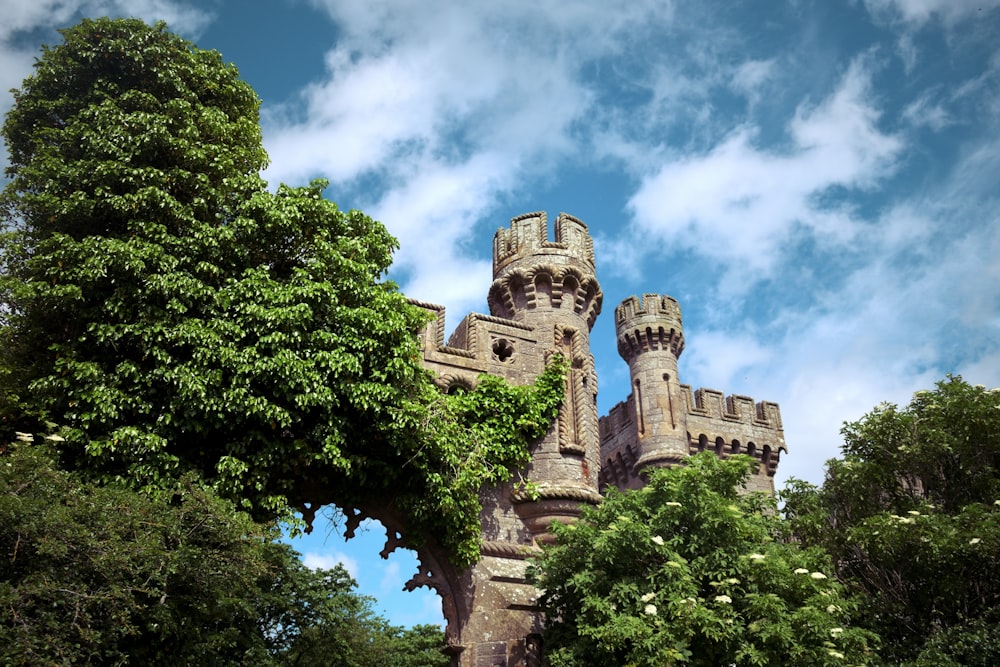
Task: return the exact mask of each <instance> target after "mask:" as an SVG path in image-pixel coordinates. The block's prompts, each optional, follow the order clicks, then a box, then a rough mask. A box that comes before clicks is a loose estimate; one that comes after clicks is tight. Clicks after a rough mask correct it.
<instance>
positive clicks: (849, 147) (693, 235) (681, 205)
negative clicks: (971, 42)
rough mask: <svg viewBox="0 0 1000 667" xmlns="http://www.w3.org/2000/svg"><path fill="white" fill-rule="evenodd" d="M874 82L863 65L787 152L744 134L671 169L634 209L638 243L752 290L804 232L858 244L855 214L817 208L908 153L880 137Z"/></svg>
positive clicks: (870, 182) (799, 128)
mask: <svg viewBox="0 0 1000 667" xmlns="http://www.w3.org/2000/svg"><path fill="white" fill-rule="evenodd" d="M870 76H871V73H870V71H869V66H868V61H867V59H865V58H859V59H856V60H855V61H854V62H853V63H852V65H851V67H850V68H849V70H848V71H847V73H846V74H845V75H844V77H843V79H842V80H841V82H840V85H839V87H838V88H837V90H836V91H834V92H833V94H832V95H830V96H829V97H828V98H827V99H826V100H824V101H823V102H822V103H821V104H820V105H818V106H815V107H809V106H805V105H803V106H800V107H799V109H798V111H797V112H796V114H795V117H794V118H793V119H792V120H791V122H790V123H789V126H788V128H787V129H788V133H789V136H790V139H791V142H790V146H789V147H788V148H787V150H785V151H784V152H779V151H777V150H774V149H769V150H765V149H762V148H759V147H758V146H757V145H756V143H755V142H756V132H755V130H754V129H753V128H750V127H741V128H738V129H737V130H735V131H734V132H732V133H731V134H730V135H729V136H728V137H727V138H726V139H725V140H724V141H722V142H721V143H719V144H718V145H717V146H716V147H715V148H713V149H712V150H710V151H709V152H708V153H707V154H702V155H682V156H679V157H677V158H675V159H673V160H671V161H670V162H667V163H666V164H664V165H663V166H662V167H660V168H659V170H658V171H657V172H656V173H654V174H652V175H651V176H649V177H648V178H646V179H645V180H644V182H643V183H642V185H641V186H640V187H639V189H638V191H637V192H636V193H635V195H634V196H633V197H632V199H631V200H630V203H629V206H630V208H631V210H632V212H633V215H634V218H635V226H636V228H637V233H638V234H643V235H646V236H651V237H652V238H654V239H659V240H660V241H661V242H663V243H665V244H667V245H668V246H674V247H680V248H689V249H695V250H697V251H698V252H700V253H704V254H706V255H708V256H710V257H712V258H714V259H717V260H721V261H723V262H725V263H726V266H727V271H728V272H729V273H731V274H732V275H734V276H738V277H741V278H743V279H744V280H742V281H741V282H742V283H743V284H744V285H747V286H748V284H749V282H748V281H747V280H746V279H747V278H761V277H765V276H767V275H770V274H771V273H772V272H773V271H774V269H775V267H776V266H777V264H778V262H779V260H780V258H781V248H782V245H783V244H784V243H786V242H787V241H788V240H789V239H790V237H791V236H792V235H793V233H795V232H796V231H797V230H798V229H800V228H806V229H808V230H810V231H811V233H813V234H816V235H818V236H820V237H823V238H824V239H825V240H827V241H834V242H838V243H843V242H846V241H849V240H851V239H853V238H854V235H855V234H856V232H857V224H856V222H855V221H854V220H853V219H852V216H851V214H850V211H849V210H845V209H842V208H836V207H834V208H830V207H824V206H823V205H821V204H819V203H817V200H816V199H817V197H819V196H821V195H823V194H824V193H825V192H826V191H827V190H828V189H830V188H833V187H835V186H839V187H842V188H848V189H864V188H870V187H872V186H874V185H875V184H876V183H877V182H878V181H879V180H880V179H882V178H884V177H885V176H887V175H889V174H890V173H892V170H893V168H894V165H895V161H896V159H897V157H898V155H899V154H900V152H901V150H902V148H903V144H902V142H901V140H900V139H899V138H898V137H896V136H893V135H890V134H886V133H884V132H883V131H882V130H881V129H879V127H878V124H877V121H878V119H879V111H878V109H877V108H876V107H875V106H874V103H873V101H872V100H871V92H870Z"/></svg>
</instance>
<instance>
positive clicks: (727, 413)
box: [681, 384, 781, 431]
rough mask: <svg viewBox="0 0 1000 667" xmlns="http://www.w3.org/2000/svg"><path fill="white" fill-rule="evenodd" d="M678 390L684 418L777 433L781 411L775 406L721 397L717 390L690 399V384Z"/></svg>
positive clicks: (701, 391)
mask: <svg viewBox="0 0 1000 667" xmlns="http://www.w3.org/2000/svg"><path fill="white" fill-rule="evenodd" d="M681 389H682V390H683V393H684V396H685V398H686V402H687V406H686V407H687V413H688V415H691V416H694V417H702V418H705V419H710V420H721V421H724V422H733V423H737V424H746V425H748V426H749V425H752V426H756V427H758V428H767V429H773V430H775V431H780V430H781V412H780V411H779V409H778V404H777V403H772V402H770V401H761V402H759V403H754V400H753V399H752V398H750V397H749V396H741V395H739V394H733V395H730V396H725V395H724V394H723V393H722V392H721V391H717V390H715V389H704V388H702V389H698V390H697V391H695V392H694V393H693V398H692V392H691V387H690V385H686V384H682V385H681Z"/></svg>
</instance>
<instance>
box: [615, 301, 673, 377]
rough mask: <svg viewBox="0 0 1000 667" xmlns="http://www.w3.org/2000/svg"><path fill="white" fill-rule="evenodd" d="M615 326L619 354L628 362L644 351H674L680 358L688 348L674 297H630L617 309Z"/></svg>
mask: <svg viewBox="0 0 1000 667" xmlns="http://www.w3.org/2000/svg"><path fill="white" fill-rule="evenodd" d="M615 329H616V330H617V332H618V354H620V355H621V357H622V359H624V360H625V361H628V362H631V361H633V360H634V359H636V357H637V356H638V355H640V354H642V353H644V352H650V351H655V350H670V351H671V352H672V353H673V355H674V357H675V358H676V357H679V356H680V355H681V352H683V351H684V327H683V324H682V321H681V307H680V304H678V303H677V300H676V299H674V298H673V297H672V296H667V295H660V294H643V295H642V301H640V300H639V298H638V297H635V296H630V297H628V298H627V299H625V300H624V301H622V302H621V303H620V304H619V305H618V307H617V308H615Z"/></svg>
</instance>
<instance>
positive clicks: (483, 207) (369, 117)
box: [265, 0, 672, 315]
mask: <svg viewBox="0 0 1000 667" xmlns="http://www.w3.org/2000/svg"><path fill="white" fill-rule="evenodd" d="M313 4H314V5H316V6H317V7H319V8H321V9H324V10H325V11H327V12H328V13H329V15H330V17H331V19H333V20H334V21H335V23H336V24H337V26H338V31H339V39H338V42H337V43H336V45H335V46H334V47H333V48H332V49H331V50H330V51H329V52H328V54H327V72H326V76H325V78H324V79H323V80H321V81H317V82H315V83H314V84H313V85H312V86H310V87H309V88H308V89H307V90H305V91H304V93H303V96H302V98H301V99H300V100H296V101H293V102H292V104H293V105H298V104H299V103H301V104H302V110H301V111H298V110H297V107H295V106H289V107H287V108H286V109H284V110H276V111H274V112H269V113H267V114H266V115H265V143H266V146H267V148H268V152H269V154H270V156H271V165H272V166H271V167H270V169H269V171H268V173H267V176H268V178H269V179H270V180H272V181H286V182H301V181H303V180H305V179H307V178H309V177H313V176H319V175H322V176H325V177H328V178H330V179H331V180H332V181H333V182H334V185H335V186H339V188H340V189H343V188H349V187H351V184H352V183H355V182H357V181H358V179H368V180H371V179H375V180H376V181H378V182H379V183H381V184H382V185H381V186H380V187H379V188H378V189H377V190H376V192H377V194H376V195H375V198H374V199H372V200H369V201H364V202H359V203H358V205H361V206H363V207H364V208H365V210H366V211H368V212H369V213H372V214H373V215H374V216H375V217H377V218H378V219H380V220H382V221H383V222H384V223H385V224H386V225H387V226H388V227H389V229H390V231H392V232H393V233H394V234H395V235H396V236H397V237H399V238H400V240H401V243H402V250H401V252H400V254H399V255H398V258H397V269H400V270H403V271H405V272H406V275H407V282H406V284H405V285H404V288H405V289H406V291H407V293H408V294H410V295H411V296H413V297H416V298H420V299H425V300H431V301H437V302H441V303H443V304H444V305H446V306H447V307H448V308H449V310H450V311H452V312H454V311H455V310H459V311H460V310H464V309H465V308H467V307H469V306H470V305H472V304H473V303H476V302H478V301H481V300H482V298H483V297H482V295H483V294H484V293H485V290H486V289H487V288H488V282H489V279H490V276H489V273H488V268H486V266H485V264H484V263H483V262H482V261H481V260H477V259H469V258H467V257H466V256H467V253H466V251H465V249H464V245H463V244H464V242H465V240H466V239H467V238H468V237H469V235H470V233H471V232H472V231H473V229H474V228H475V227H476V224H477V223H478V222H479V221H480V220H483V219H486V218H488V217H489V216H490V214H491V212H492V211H493V210H494V209H495V207H496V206H497V203H498V201H499V199H500V198H501V197H503V196H504V195H507V194H509V193H511V192H513V191H515V190H516V189H517V188H518V187H519V185H521V184H523V183H524V182H525V181H526V180H527V179H530V178H532V177H534V176H537V175H539V174H541V173H543V172H544V169H545V167H546V166H548V165H552V164H556V163H559V162H561V161H564V160H565V159H567V157H570V156H573V155H574V154H576V153H578V152H579V151H580V150H581V142H580V141H579V140H578V138H577V137H576V136H575V135H574V131H575V128H576V127H577V124H579V123H581V122H583V121H584V120H585V119H587V118H588V117H589V115H590V114H592V113H593V112H594V104H595V99H594V93H593V91H592V90H591V89H590V88H589V87H588V85H587V84H586V83H584V81H583V78H582V77H581V74H580V72H581V68H583V67H584V66H585V64H586V63H588V62H591V61H593V60H594V59H597V58H600V57H603V56H607V55H610V54H613V53H615V52H617V51H618V50H619V49H621V48H623V45H624V44H625V42H624V41H623V37H624V36H625V35H626V34H638V33H640V32H642V31H643V30H644V29H646V27H647V26H648V25H650V24H654V25H660V24H663V23H664V22H667V21H669V20H670V16H671V11H672V9H671V4H670V3H662V2H652V1H648V2H638V3H632V4H630V5H629V6H628V7H627V8H621V7H611V6H608V5H607V4H606V3H602V2H597V1H596V0H592V1H589V2H579V3H574V4H573V5H572V6H567V5H565V3H561V2H555V1H554V0H549V1H545V2H528V1H527V0H525V1H521V2H514V3H494V4H490V5H481V6H477V7H476V9H475V10H474V11H473V10H470V9H469V8H468V7H467V6H466V5H465V4H464V3H459V2H451V1H438V2H430V3H419V4H414V3H411V2H403V1H391V0H382V1H377V2H372V3H364V4H358V3H342V2H321V1H319V0H316V1H315V2H314V3H313ZM366 182H367V181H366ZM335 197H336V195H335ZM526 206H528V207H529V208H530V207H531V204H530V203H526ZM505 223H506V220H496V221H494V222H493V224H494V225H495V226H500V225H503V224H505ZM481 231H482V230H479V232H477V233H481ZM486 247H488V246H486ZM480 256H481V255H480ZM470 274H471V275H470ZM463 276H464V278H463ZM470 278H471V279H470ZM427 288H430V291H425V290H426V289H427ZM457 314H459V315H460V314H462V313H457Z"/></svg>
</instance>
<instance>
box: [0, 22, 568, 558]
mask: <svg viewBox="0 0 1000 667" xmlns="http://www.w3.org/2000/svg"><path fill="white" fill-rule="evenodd" d="M62 34H63V38H64V42H63V43H62V44H60V45H58V46H55V47H51V48H46V49H45V50H44V52H43V53H42V56H41V57H40V58H39V59H38V61H37V63H36V65H35V70H34V73H33V74H32V75H31V76H29V77H28V78H27V79H25V81H24V83H23V84H22V87H21V88H20V89H19V90H16V91H14V95H15V100H16V105H15V107H14V108H13V109H12V110H11V111H10V113H9V114H8V116H7V118H6V121H5V123H4V125H3V129H2V134H3V137H4V139H5V140H6V142H7V145H8V147H9V149H10V154H11V159H10V167H9V168H8V171H7V175H8V177H9V178H10V179H11V180H10V182H9V183H8V185H7V187H6V188H5V190H4V192H3V194H2V199H0V202H2V205H3V211H4V220H5V226H6V232H5V234H4V238H3V245H2V255H0V262H2V268H3V275H2V278H0V298H2V301H3V305H2V308H0V317H2V327H0V338H2V340H0V348H2V350H0V355H2V358H0V374H2V390H3V392H2V398H3V405H2V406H0V408H2V412H3V417H4V423H5V424H6V428H7V431H8V435H10V434H11V432H12V431H13V430H14V429H21V430H22V431H35V432H38V431H39V430H40V428H41V427H40V426H39V422H40V420H42V419H47V420H50V421H52V422H56V423H58V424H60V425H62V426H63V427H64V431H63V432H62V435H63V436H64V437H65V441H64V442H63V443H62V445H61V446H60V450H61V454H62V456H63V460H64V462H65V463H66V464H68V465H71V466H74V467H76V468H78V469H81V470H87V471H89V472H90V473H92V474H93V475H95V476H96V477H97V478H98V479H101V480H104V481H106V482H108V481H125V482H126V483H129V484H132V485H134V486H138V487H142V488H147V489H167V490H170V489H173V488H174V486H175V484H176V480H178V479H180V478H181V477H182V476H183V474H184V473H185V472H188V471H194V472H197V473H198V474H199V475H200V476H202V477H203V478H204V479H206V480H209V481H210V482H211V483H212V485H213V486H214V488H216V489H217V490H218V491H220V492H221V493H222V494H223V495H225V496H226V497H229V498H232V499H234V500H236V501H238V502H239V503H240V504H241V506H242V507H244V508H246V509H248V510H250V511H252V512H253V513H254V515H255V516H256V517H257V518H261V519H265V518H269V517H274V516H286V517H287V516H289V512H290V510H291V509H295V508H297V509H301V510H303V511H304V513H305V515H306V516H307V517H308V516H311V513H312V512H313V511H314V510H315V508H316V507H318V506H320V505H324V504H327V503H331V502H332V503H336V504H337V505H339V506H340V507H341V508H343V509H345V510H352V509H354V508H359V507H366V506H371V505H372V504H376V503H377V504H381V505H387V504H388V505H390V506H391V509H392V511H394V512H396V513H397V514H398V515H400V516H401V519H402V520H403V522H404V524H405V525H406V527H407V533H406V536H405V537H406V538H407V539H408V540H409V542H410V544H411V545H413V544H416V543H419V541H420V540H421V539H424V538H426V537H427V536H431V535H433V536H434V537H435V538H436V539H438V540H439V541H440V542H442V543H443V546H444V547H445V549H446V550H447V552H448V553H449V554H450V555H451V557H452V559H453V560H454V561H455V562H456V564H459V565H461V564H465V563H468V562H471V561H472V560H474V559H475V558H477V557H478V541H479V535H480V532H481V531H480V526H479V523H478V516H479V511H478V510H479V504H478V502H479V501H478V491H479V488H480V485H481V484H483V483H484V482H494V483H495V482H497V481H502V480H504V479H507V478H509V476H510V469H511V468H512V467H513V466H517V465H521V464H523V463H524V462H525V460H526V459H527V456H528V454H527V448H528V445H529V443H530V442H531V441H532V440H533V439H534V438H536V437H538V436H539V435H541V434H542V433H544V432H545V430H546V429H547V427H548V424H549V422H550V421H551V419H552V417H553V415H554V413H555V410H557V408H558V405H559V403H560V401H561V398H562V393H561V392H562V383H561V379H560V374H561V369H560V367H559V365H558V364H556V365H554V367H553V368H552V369H551V370H550V371H549V372H548V373H546V374H545V375H543V376H542V378H541V379H540V381H539V383H538V385H537V388H536V389H532V388H531V387H524V388H511V387H508V386H506V385H504V384H503V383H500V382H498V381H495V380H484V381H483V382H482V383H481V384H480V386H479V387H478V388H477V390H476V391H473V392H470V393H469V394H467V395H466V396H463V397H443V396H441V395H440V393H439V392H438V391H437V390H436V389H435V387H434V386H433V383H432V382H431V379H430V377H429V375H428V373H427V372H426V371H425V370H423V369H422V368H421V366H420V359H421V353H420V350H419V347H418V345H417V340H416V336H415V332H416V331H417V330H418V329H419V328H420V326H422V324H423V323H424V322H425V316H424V314H423V313H422V312H421V311H420V310H418V309H416V308H414V307H412V306H410V305H409V304H408V303H407V301H406V299H405V298H404V297H403V295H402V294H400V293H399V291H398V290H397V288H396V286H395V285H394V284H393V283H391V282H389V281H387V280H385V273H386V271H387V269H388V267H389V265H390V262H391V259H392V252H393V251H394V250H395V248H396V241H395V239H393V238H392V236H391V235H389V233H388V232H387V230H386V229H385V227H384V226H383V225H381V224H380V223H378V222H376V221H375V220H372V219H371V218H370V217H368V216H366V215H364V214H363V213H360V212H357V211H350V212H343V211H341V210H339V209H338V208H337V206H336V205H335V204H333V203H332V202H330V201H328V200H326V199H324V198H323V197H322V194H321V193H322V190H323V188H324V186H325V183H323V182H322V181H317V182H314V183H313V184H311V185H310V186H308V187H301V188H291V187H285V186H281V187H279V188H278V189H277V192H274V193H272V192H269V191H268V190H267V189H266V188H265V183H264V182H263V181H262V180H261V178H260V176H259V171H260V169H261V168H262V167H263V166H264V165H265V163H266V159H267V158H266V154H265V152H264V150H263V147H262V145H261V135H260V128H259V118H258V105H259V102H258V99H257V97H256V95H255V94H254V92H253V90H252V89H251V88H250V87H249V86H248V85H247V84H246V83H244V82H243V81H242V80H240V78H239V76H238V73H237V71H236V69H235V68H234V67H233V66H232V65H227V64H225V63H224V62H223V61H222V59H221V57H220V55H219V54H218V53H216V52H213V51H204V50H201V49H198V48H197V47H195V46H194V45H192V44H190V43H188V42H186V41H184V40H182V39H181V38H179V37H177V36H175V35H173V34H171V33H169V32H168V31H167V30H166V27H165V26H164V25H163V24H158V25H156V26H153V27H150V26H147V25H146V24H144V23H142V22H141V21H137V20H131V19H125V20H112V19H99V20H87V21H84V22H82V23H81V24H80V25H78V26H76V27H73V28H70V29H68V30H65V31H63V33H62ZM32 419H34V422H32ZM387 499H388V500H387Z"/></svg>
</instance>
